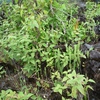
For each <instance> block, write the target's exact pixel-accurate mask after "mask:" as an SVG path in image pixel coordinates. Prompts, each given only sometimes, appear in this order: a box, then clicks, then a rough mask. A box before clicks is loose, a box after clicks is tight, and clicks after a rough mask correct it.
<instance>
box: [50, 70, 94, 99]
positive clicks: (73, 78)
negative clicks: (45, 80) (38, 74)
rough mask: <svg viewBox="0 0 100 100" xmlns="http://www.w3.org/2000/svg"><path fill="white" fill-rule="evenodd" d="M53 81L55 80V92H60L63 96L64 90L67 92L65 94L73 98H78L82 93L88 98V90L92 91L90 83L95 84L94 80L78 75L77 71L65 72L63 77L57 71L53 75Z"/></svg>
mask: <svg viewBox="0 0 100 100" xmlns="http://www.w3.org/2000/svg"><path fill="white" fill-rule="evenodd" d="M55 78H56V80H55ZM52 79H53V80H54V87H53V91H54V92H59V93H60V94H61V95H63V90H66V93H65V94H67V96H68V97H71V98H77V97H78V96H79V94H80V93H81V94H82V95H83V96H85V97H86V94H87V91H88V88H90V89H92V87H91V86H90V85H88V83H89V82H93V83H95V82H94V81H93V80H92V79H88V78H85V76H84V75H80V74H77V73H76V71H75V70H73V71H71V70H68V71H64V72H63V75H62V76H61V74H60V73H59V72H58V71H57V72H55V73H53V75H52Z"/></svg>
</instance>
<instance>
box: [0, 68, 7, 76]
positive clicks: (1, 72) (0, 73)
mask: <svg viewBox="0 0 100 100" xmlns="http://www.w3.org/2000/svg"><path fill="white" fill-rule="evenodd" d="M5 73H6V71H5V70H3V67H2V66H0V78H1V77H2V75H3V74H5Z"/></svg>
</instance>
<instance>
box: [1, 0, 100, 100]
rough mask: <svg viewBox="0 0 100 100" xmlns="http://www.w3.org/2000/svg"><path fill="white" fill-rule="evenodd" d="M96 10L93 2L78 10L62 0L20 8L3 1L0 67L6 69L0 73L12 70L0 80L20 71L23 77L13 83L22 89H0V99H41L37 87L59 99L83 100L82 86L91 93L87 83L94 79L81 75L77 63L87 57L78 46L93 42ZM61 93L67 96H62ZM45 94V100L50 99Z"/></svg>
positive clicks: (28, 3) (43, 0) (27, 2)
mask: <svg viewBox="0 0 100 100" xmlns="http://www.w3.org/2000/svg"><path fill="white" fill-rule="evenodd" d="M82 9H84V10H83V12H82ZM99 9H100V5H99V4H95V3H94V2H86V4H85V5H84V6H82V7H81V6H78V5H77V3H75V4H74V3H70V1H68V0H66V1H65V0H54V1H52V0H33V1H32V0H24V1H23V2H22V3H21V4H18V3H17V0H16V4H12V3H9V4H7V3H6V2H3V3H2V5H1V7H0V19H1V20H0V63H1V64H2V65H4V63H5V64H7V63H9V64H10V65H11V66H10V67H8V64H7V66H6V67H4V69H3V71H1V75H2V72H5V71H4V70H6V71H7V70H11V69H13V72H5V73H4V75H3V76H2V78H1V79H3V78H9V77H10V75H9V73H10V74H15V77H16V76H17V75H16V74H17V73H20V72H21V73H22V74H23V75H24V76H25V78H22V80H19V81H20V82H18V84H22V85H20V86H19V87H18V88H20V89H19V90H16V89H15V91H16V92H15V91H12V90H8V89H9V87H8V88H7V89H5V90H6V91H2V88H3V87H2V88H1V93H0V96H1V98H2V99H3V100H7V98H8V97H9V98H10V99H9V100H11V99H12V100H15V99H17V100H27V99H29V100H30V99H32V100H42V99H43V98H41V97H40V96H38V93H39V91H40V88H42V89H44V91H47V90H50V91H53V92H57V93H60V95H61V96H62V97H61V98H62V99H63V100H67V99H70V100H72V99H73V98H78V97H79V95H81V97H82V98H81V99H82V100H86V99H87V98H88V97H87V94H88V88H90V89H92V87H91V86H90V85H89V84H88V83H89V82H93V83H94V81H93V80H91V79H88V78H87V76H85V75H81V59H83V58H84V59H86V57H87V56H86V55H85V54H83V52H82V51H81V45H82V44H84V43H85V42H87V43H89V42H91V41H92V40H95V41H94V42H96V41H97V40H98V36H96V34H95V33H94V26H96V25H98V24H99V21H98V22H96V21H95V19H94V18H95V17H96V16H99V14H100V12H99V11H100V10H99ZM79 12H82V13H81V14H80V13H79ZM7 67H8V69H7ZM2 68H3V67H2V66H1V68H0V69H2ZM69 69H70V71H69ZM22 74H21V75H22ZM73 76H74V78H73ZM18 77H19V75H18ZM77 78H82V80H81V79H80V80H78V79H77ZM9 79H11V78H9ZM28 79H33V80H32V82H34V80H35V82H34V83H35V86H34V89H33V90H32V88H31V86H30V85H28V84H27V83H26V82H27V80H28ZM10 81H11V80H10ZM12 82H14V80H12ZM1 83H2V82H1ZM23 83H25V84H24V86H26V88H25V89H23ZM3 84H5V82H4V83H3ZM75 84H77V86H76V87H75V86H74V85H75ZM32 85H33V83H32ZM63 90H66V91H65V93H66V94H67V96H63V93H62V91H63ZM19 91H21V92H19ZM26 91H28V92H26ZM30 91H31V93H30ZM49 93H50V92H49ZM4 94H6V95H4ZM12 94H13V95H14V96H13V97H12ZM16 95H17V97H16ZM49 96H50V95H48V96H47V98H48V100H53V99H49ZM43 97H44V98H46V96H45V95H43ZM47 98H46V99H47ZM58 100H59V99H58ZM60 100H61V99H60Z"/></svg>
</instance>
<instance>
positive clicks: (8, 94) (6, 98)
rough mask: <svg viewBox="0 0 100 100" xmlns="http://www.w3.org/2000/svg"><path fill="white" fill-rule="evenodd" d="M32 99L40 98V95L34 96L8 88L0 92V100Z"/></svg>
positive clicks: (40, 99)
mask: <svg viewBox="0 0 100 100" xmlns="http://www.w3.org/2000/svg"><path fill="white" fill-rule="evenodd" d="M29 98H30V99H32V100H42V98H41V97H39V96H38V97H36V96H35V95H34V94H32V93H26V92H25V93H23V92H21V91H20V92H18V93H17V92H15V91H12V90H10V89H8V90H6V91H5V90H2V91H1V93H0V99H1V100H29Z"/></svg>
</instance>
